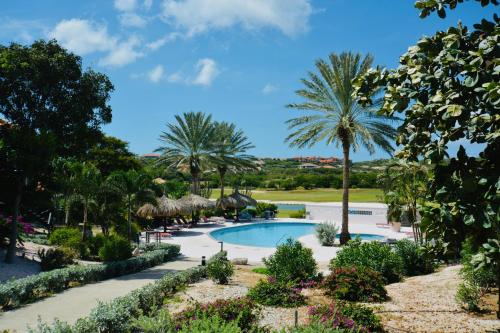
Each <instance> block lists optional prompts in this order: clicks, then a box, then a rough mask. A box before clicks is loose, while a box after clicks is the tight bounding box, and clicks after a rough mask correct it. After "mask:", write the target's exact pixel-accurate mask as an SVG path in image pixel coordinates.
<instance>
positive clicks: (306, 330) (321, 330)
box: [274, 322, 352, 333]
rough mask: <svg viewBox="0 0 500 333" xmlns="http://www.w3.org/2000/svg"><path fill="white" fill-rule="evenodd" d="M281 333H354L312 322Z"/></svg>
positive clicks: (280, 332)
mask: <svg viewBox="0 0 500 333" xmlns="http://www.w3.org/2000/svg"><path fill="white" fill-rule="evenodd" d="M274 333H278V332H274ZM279 333H352V330H347V329H343V328H334V327H331V326H327V325H325V324H323V323H321V322H312V323H310V324H307V325H304V326H298V327H293V328H288V329H283V330H281V331H279Z"/></svg>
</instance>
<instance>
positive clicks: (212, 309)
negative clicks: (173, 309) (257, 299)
mask: <svg viewBox="0 0 500 333" xmlns="http://www.w3.org/2000/svg"><path fill="white" fill-rule="evenodd" d="M259 314H260V309H259V308H258V307H257V305H256V304H255V303H254V302H253V301H252V300H251V299H249V298H247V297H240V298H234V299H229V300H222V299H219V300H216V301H215V302H212V303H206V304H199V303H197V304H195V305H194V306H192V307H189V308H187V309H185V310H183V311H181V312H179V313H177V314H176V315H175V316H174V322H175V323H176V327H182V326H184V325H186V324H189V323H190V322H191V321H193V319H196V318H203V317H215V316H216V317H219V318H221V319H222V320H223V321H225V322H234V323H236V325H238V327H239V328H240V329H241V330H242V331H245V332H247V331H250V330H251V329H252V328H253V327H255V326H256V325H257V323H258V319H259Z"/></svg>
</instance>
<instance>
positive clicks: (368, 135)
mask: <svg viewBox="0 0 500 333" xmlns="http://www.w3.org/2000/svg"><path fill="white" fill-rule="evenodd" d="M372 63H373V58H372V56H370V55H367V56H366V57H364V58H363V59H362V57H361V55H360V54H353V53H350V52H349V53H342V54H341V55H340V56H338V55H336V54H334V53H332V54H331V55H330V57H329V59H328V61H325V60H321V59H320V60H317V61H316V68H317V70H318V71H319V75H318V74H315V73H313V72H309V73H308V75H309V77H308V78H307V79H302V84H303V85H304V86H305V88H303V89H301V90H298V91H297V92H296V93H297V95H299V96H300V97H302V98H304V99H305V102H303V103H300V104H289V105H288V107H289V108H293V109H297V110H301V111H302V110H304V111H310V112H312V114H311V115H306V116H301V117H298V118H293V119H290V120H288V121H287V124H288V125H289V129H290V130H292V133H291V134H290V135H289V136H288V137H287V138H286V141H288V142H290V146H297V147H299V148H302V147H311V146H313V145H315V144H316V143H318V142H320V141H326V144H331V143H336V144H337V145H338V144H339V143H340V145H341V146H342V152H343V157H344V160H343V196H342V231H341V234H340V243H341V244H345V243H347V241H348V240H349V239H350V235H349V229H348V228H349V225H348V205H349V154H350V150H351V149H353V151H354V152H355V151H357V149H358V148H359V146H363V147H365V148H366V149H367V150H368V151H369V152H370V153H373V152H374V149H375V145H377V146H379V147H381V148H382V149H383V150H385V151H386V152H388V153H391V152H392V151H393V148H392V146H391V143H390V141H391V140H392V139H393V138H394V136H395V133H396V131H395V129H394V128H393V127H392V126H391V125H390V122H392V121H394V120H396V119H395V118H394V117H391V116H381V115H378V114H376V113H375V111H374V109H373V108H368V107H361V106H360V105H359V104H358V103H357V99H356V98H355V97H353V95H352V94H353V92H354V87H353V85H352V81H353V80H354V79H356V78H358V77H360V76H361V75H363V74H365V73H366V71H367V70H368V69H369V68H370V66H371V65H372Z"/></svg>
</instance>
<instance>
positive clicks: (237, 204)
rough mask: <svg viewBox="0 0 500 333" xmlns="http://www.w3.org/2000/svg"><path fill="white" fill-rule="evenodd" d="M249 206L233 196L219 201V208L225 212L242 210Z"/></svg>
mask: <svg viewBox="0 0 500 333" xmlns="http://www.w3.org/2000/svg"><path fill="white" fill-rule="evenodd" d="M246 206H247V204H246V203H245V202H243V201H240V200H238V199H237V198H235V197H233V196H225V197H223V198H222V199H218V200H217V207H220V208H222V209H224V210H226V209H240V208H245V207H246Z"/></svg>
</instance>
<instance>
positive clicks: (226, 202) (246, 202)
mask: <svg viewBox="0 0 500 333" xmlns="http://www.w3.org/2000/svg"><path fill="white" fill-rule="evenodd" d="M255 205H257V201H256V200H255V199H253V198H251V197H249V196H248V195H244V194H241V193H240V192H238V191H235V192H234V193H232V194H231V195H229V196H227V197H224V198H222V199H219V200H217V206H218V207H221V208H222V209H224V210H226V209H234V210H236V220H238V210H240V209H241V208H245V207H246V206H255Z"/></svg>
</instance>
